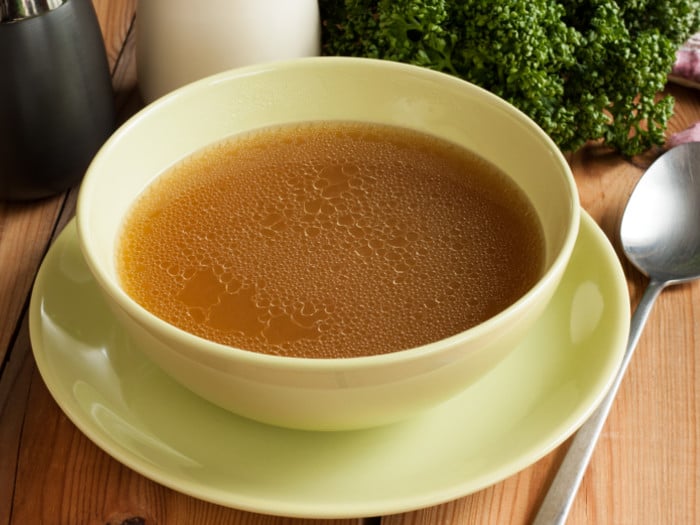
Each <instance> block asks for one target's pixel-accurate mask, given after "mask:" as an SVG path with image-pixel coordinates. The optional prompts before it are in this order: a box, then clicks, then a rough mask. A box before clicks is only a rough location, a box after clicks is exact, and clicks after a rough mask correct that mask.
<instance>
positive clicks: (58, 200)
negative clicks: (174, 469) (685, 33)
mask: <svg viewBox="0 0 700 525" xmlns="http://www.w3.org/2000/svg"><path fill="white" fill-rule="evenodd" d="M93 3H94V5H95V9H96V12H97V14H98V17H99V20H100V24H101V27H102V31H103V35H104V38H105V46H106V50H107V55H108V58H109V63H110V67H111V71H112V78H113V86H114V91H115V103H116V105H117V109H118V112H119V118H120V122H122V121H124V120H125V119H126V118H128V117H129V116H130V115H132V114H133V113H134V112H135V111H137V110H138V109H139V108H140V107H142V103H141V100H140V98H139V95H138V91H137V84H136V82H137V79H136V67H135V54H134V46H135V28H134V20H135V8H136V0H94V2H93ZM668 90H669V92H670V93H671V94H672V95H673V96H674V97H675V98H676V108H675V114H674V117H673V119H672V121H671V124H670V128H669V133H672V132H674V131H678V130H681V129H684V128H685V127H687V126H689V125H690V124H692V123H694V122H696V121H698V120H700V93H699V92H697V91H693V90H691V89H688V88H684V87H680V86H669V87H668ZM658 153H659V152H658V151H655V152H651V153H650V154H648V155H646V156H644V157H641V158H635V159H632V160H629V159H623V158H621V157H620V156H618V155H615V154H612V153H610V152H609V151H607V150H605V149H603V148H600V147H597V146H595V145H590V146H587V147H585V148H583V149H581V150H579V151H577V152H575V153H574V154H570V155H569V156H568V160H569V162H570V165H571V166H572V169H573V171H574V174H575V177H576V181H577V184H578V187H579V191H580V196H581V204H582V206H583V207H584V208H585V209H586V210H587V211H588V212H589V213H590V214H591V215H592V217H593V218H594V219H595V220H596V222H597V223H598V224H599V225H600V226H601V227H602V229H603V230H604V232H605V233H606V234H607V236H608V238H609V239H610V240H611V242H612V244H613V246H614V247H615V249H616V250H617V251H618V254H621V250H620V247H619V235H618V233H617V232H618V229H619V225H620V218H621V214H622V210H623V208H624V205H625V202H626V200H627V198H628V196H629V194H630V192H631V191H632V188H633V187H634V184H635V183H636V181H637V180H638V178H639V176H640V175H641V174H642V173H643V170H644V169H645V168H646V167H647V166H648V165H649V163H650V162H651V160H653V158H654V157H655V155H656V154H658ZM0 162H1V161H0ZM75 197H76V191H75V189H74V190H72V191H70V192H67V193H66V194H64V195H59V196H56V197H53V198H50V199H45V200H42V201H38V202H31V203H0V268H2V271H1V272H0V374H1V375H0V525H5V524H39V523H45V524H64V523H65V524H102V525H106V524H108V525H137V524H194V523H196V524H202V525H207V524H246V525H263V524H264V525H281V524H289V525H291V524H295V525H300V524H305V523H308V524H317V525H318V524H326V523H328V524H331V523H332V524H334V525H340V524H355V525H360V524H363V523H364V524H366V525H369V524H373V525H377V524H379V523H381V524H382V525H434V524H442V525H457V524H499V525H500V524H515V525H517V524H527V523H529V522H530V521H531V520H532V518H533V516H534V513H535V512H536V510H537V506H538V504H539V503H540V501H541V500H542V498H543V496H544V493H545V491H546V488H547V486H548V484H549V482H550V481H551V479H552V477H553V476H554V473H555V471H556V469H557V467H558V465H559V463H560V461H561V459H562V456H563V454H564V452H565V450H566V447H567V444H566V443H565V444H564V445H562V446H561V447H559V448H558V449H557V450H555V451H554V452H552V453H551V454H549V455H547V456H546V457H544V458H542V459H541V460H540V461H538V462H537V463H535V464H534V465H532V466H530V467H529V468H527V469H525V470H523V471H521V472H520V473H518V474H516V475H514V476H512V477H510V478H508V479H506V480H504V481H502V482H501V483H498V484H496V485H494V486H492V487H489V488H487V489H485V490H482V491H480V492H478V493H476V494H472V495H470V496H467V497H464V498H461V499H458V500H455V501H452V502H449V503H446V504H443V505H440V506H436V507H432V508H427V509H422V510H418V511H415V512H410V513H406V514H401V515H392V516H383V517H381V516H377V517H371V518H360V517H358V518H357V519H350V520H335V521H334V520H329V521H323V520H321V521H317V520H301V519H292V518H281V517H272V516H267V515H263V514H251V513H247V512H242V511H239V510H235V509H229V508H224V507H221V506H217V505H213V504H210V503H205V502H203V501H200V500H197V499H194V498H191V497H188V496H185V495H183V494H180V493H178V492H176V491H173V490H170V489H168V488H165V487H163V486H161V485H159V484H157V483H154V482H152V481H150V480H148V479H146V478H144V477H142V476H140V475H139V474H136V473H135V472H133V471H131V470H130V469H129V468H127V467H125V466H123V465H121V464H120V463H118V462H117V461H115V460H114V459H112V458H111V457H110V456H108V455H107V454H106V453H104V452H103V451H102V450H100V449H99V448H98V447H96V446H95V445H94V444H93V443H91V442H90V441H89V440H88V439H87V438H86V437H85V436H84V435H83V434H82V433H81V432H80V431H79V430H78V429H77V428H76V427H75V426H74V425H73V424H72V423H71V422H70V421H69V420H68V418H67V417H66V416H65V415H64V414H63V413H62V412H61V410H60V409H59V408H58V406H57V405H56V403H55V402H54V400H53V399H52V398H51V396H50V394H49V392H48V391H47V389H46V387H45V385H44V383H43V381H42V379H41V378H40V376H39V374H38V372H37V370H36V366H35V364H34V360H33V356H32V352H31V346H30V342H29V337H28V330H27V321H26V309H27V304H28V298H29V296H30V292H31V286H32V282H33V280H34V276H35V274H36V272H37V269H38V267H39V265H40V263H41V260H42V258H43V256H44V254H45V253H46V251H47V249H48V247H49V246H50V243H51V241H52V240H53V239H54V238H55V236H56V235H57V233H58V232H60V231H61V229H62V228H63V226H65V224H66V223H67V221H68V220H69V219H70V218H71V217H72V216H73V214H74V210H75ZM698 227H700V225H698ZM623 267H624V269H625V273H626V275H627V282H628V285H629V291H630V299H631V302H632V305H633V306H634V305H635V304H636V302H637V301H638V300H639V297H640V295H641V292H642V290H643V288H644V286H645V285H646V279H645V278H644V277H643V276H642V275H640V274H639V273H638V272H637V271H636V270H635V269H634V268H632V266H631V265H630V264H629V263H627V262H626V261H624V260H623ZM699 310H700V285H695V284H693V285H683V286H678V287H675V288H670V289H668V291H666V292H664V293H663V294H662V295H661V297H660V298H659V300H658V302H657V304H656V305H655V308H654V310H653V312H652V315H651V318H650V320H649V323H648V325H647V326H646V329H645V332H644V334H643V337H642V339H641V341H640V343H639V347H638V349H637V353H636V355H635V357H634V359H633V361H632V363H631V365H630V368H629V371H628V374H627V376H626V378H625V380H624V382H623V385H622V388H621V390H620V393H619V395H618V398H617V400H616V402H615V405H614V407H613V410H612V413H611V416H610V418H609V420H608V422H607V424H606V426H605V428H604V430H603V434H602V436H601V439H600V442H599V444H598V446H597V448H596V451H595V453H594V456H593V460H592V463H591V465H590V468H589V470H588V472H587V474H586V476H585V478H584V480H583V484H582V486H581V490H580V493H579V494H578V497H577V498H576V501H575V503H574V506H573V509H572V512H571V515H570V519H569V521H568V523H569V524H571V525H584V524H615V525H622V524H629V525H665V524H668V525H679V524H680V525H685V524H688V525H692V524H697V523H700V512H698V498H699V490H700V486H699V477H700V474H699V473H700V465H699V464H698V443H699V428H698V413H699V396H700V370H699V365H698V363H699V359H698V355H699V348H700V315H699V314H700V312H699ZM426 446H430V444H426Z"/></svg>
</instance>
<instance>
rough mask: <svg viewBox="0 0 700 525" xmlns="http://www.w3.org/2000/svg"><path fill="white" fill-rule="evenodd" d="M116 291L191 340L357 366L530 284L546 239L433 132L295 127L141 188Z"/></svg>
mask: <svg viewBox="0 0 700 525" xmlns="http://www.w3.org/2000/svg"><path fill="white" fill-rule="evenodd" d="M117 254H118V255H117V257H118V260H117V268H118V273H119V276H120V279H121V282H122V285H123V287H124V289H125V290H126V291H127V293H128V294H130V295H131V296H132V297H133V298H134V299H135V300H136V301H137V302H138V303H140V304H141V305H142V306H144V307H145V308H146V309H148V310H150V311H151V312H153V313H154V314H155V315H157V316H159V317H161V318H163V319H165V320H166V321H168V322H170V323H172V324H174V325H176V326H178V327H180V328H182V329H184V330H187V331H189V332H191V333H194V334H196V335H199V336H202V337H205V338H208V339H212V340H214V341H218V342H221V343H224V344H228V345H231V346H235V347H239V348H243V349H247V350H253V351H258V352H264V353H270V354H279V355H288V356H310V357H324V358H337V357H355V356H362V355H371V354H381V353H388V352H393V351H397V350H401V349H406V348H412V347H416V346H420V345H423V344H426V343H430V342H433V341H437V340H439V339H442V338H445V337H447V336H450V335H454V334H456V333H459V332H461V331H463V330H466V329H467V328H469V327H472V326H474V325H475V324H478V323H479V322H482V321H484V320H485V319H487V318H489V317H491V316H493V315H494V314H496V313H498V312H500V311H501V310H503V309H504V308H506V307H507V306H509V305H510V304H512V303H513V302H514V301H515V300H517V299H518V298H519V297H521V296H522V294H523V293H524V292H526V291H527V290H528V289H529V288H530V287H531V286H532V285H533V284H534V283H535V282H536V280H537V279H538V278H539V277H540V275H541V273H542V269H543V264H544V241H543V235H542V230H541V227H540V225H539V222H538V219H537V217H536V215H535V212H534V210H533V208H532V206H531V204H530V203H529V202H528V200H527V198H526V197H525V195H524V194H523V193H522V192H521V190H520V189H519V188H517V187H516V186H515V185H514V183H512V181H510V179H509V178H508V177H507V176H506V175H505V174H503V173H501V172H500V171H499V170H498V169H497V168H496V167H495V166H493V165H491V164H490V163H488V162H486V161H484V160H483V159H481V158H480V157H478V156H477V155H475V154H474V153H472V152H470V151H467V150H465V149H464V148H461V147H459V146H457V145H454V144H452V143H449V142H446V141H443V140H442V139H438V138H436V137H432V136H430V135H426V134H423V133H418V132H415V131H410V130H406V129H403V128H396V127H390V126H385V125H377V124H368V123H353V122H309V123H299V124H294V125H285V126H280V127H275V128H269V129H265V130H259V131H256V132H252V133H249V134H246V135H241V136H236V137H234V138H231V139H227V140H226V141H223V142H221V143H217V144H214V145H211V146H208V147H206V148H205V149H203V150H201V151H199V152H197V153H196V154H194V155H192V156H191V157H189V158H187V159H186V160H185V161H183V162H181V163H179V164H178V165H177V166H175V167H173V168H171V169H170V170H168V171H167V172H165V173H164V174H162V175H161V176H160V177H158V178H157V179H156V181H155V182H154V183H153V184H151V185H150V186H149V187H148V188H147V190H146V191H145V192H144V194H143V195H142V196H141V197H140V198H139V200H138V201H137V202H136V204H135V205H134V206H133V207H132V209H131V210H130V213H129V215H128V217H127V218H126V220H125V223H124V227H123V231H122V234H121V237H120V239H119V246H118V250H117Z"/></svg>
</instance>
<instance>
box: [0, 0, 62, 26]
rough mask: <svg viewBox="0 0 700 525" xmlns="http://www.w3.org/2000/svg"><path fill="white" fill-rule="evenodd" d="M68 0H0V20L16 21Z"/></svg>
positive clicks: (55, 6)
mask: <svg viewBox="0 0 700 525" xmlns="http://www.w3.org/2000/svg"><path fill="white" fill-rule="evenodd" d="M67 1H68V0H0V22H2V23H4V22H17V21H19V20H23V19H25V18H32V17H34V16H38V15H41V14H43V13H46V12H48V11H51V10H52V9H56V8H57V7H61V6H62V5H63V4H65V3H66V2H67Z"/></svg>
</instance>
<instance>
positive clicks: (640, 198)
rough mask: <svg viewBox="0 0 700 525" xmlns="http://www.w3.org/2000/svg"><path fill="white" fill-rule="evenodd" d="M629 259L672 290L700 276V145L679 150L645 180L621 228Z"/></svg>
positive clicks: (656, 165) (659, 161) (654, 167)
mask: <svg viewBox="0 0 700 525" xmlns="http://www.w3.org/2000/svg"><path fill="white" fill-rule="evenodd" d="M620 238H621V241H622V247H623V249H624V251H625V254H626V256H627V258H628V259H629V260H630V261H631V262H632V264H634V265H635V266H636V267H637V268H638V269H639V270H640V271H641V272H642V273H644V274H645V275H647V276H648V277H650V278H653V279H657V280H659V281H664V282H666V283H667V284H673V283H680V282H684V281H688V280H692V279H696V278H697V277H698V276H700V143H699V142H690V143H687V144H682V145H680V146H677V147H675V148H673V149H671V150H670V151H668V152H667V153H666V154H664V155H662V156H661V157H659V158H658V159H657V160H656V161H655V162H654V163H653V164H652V165H651V167H650V168H649V169H648V170H647V172H646V174H645V175H644V177H642V178H641V179H640V181H639V182H638V183H637V186H636V187H635V189H634V192H633V193H632V196H631V197H630V200H629V202H628V203H627V207H626V208H625V212H624V215H623V218H622V224H621V226H620Z"/></svg>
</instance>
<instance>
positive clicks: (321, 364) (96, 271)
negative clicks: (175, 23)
mask: <svg viewBox="0 0 700 525" xmlns="http://www.w3.org/2000/svg"><path fill="white" fill-rule="evenodd" d="M337 67H346V68H360V69H362V71H363V73H364V74H367V72H369V71H373V70H375V69H377V68H379V69H383V70H393V71H395V72H396V73H397V74H398V75H410V76H417V77H419V78H424V79H428V80H433V81H435V80H439V81H440V82H445V83H448V84H452V85H454V86H458V87H461V88H462V89H469V90H472V92H475V93H477V94H478V95H479V96H480V97H484V98H485V99H486V100H488V101H489V103H491V104H494V105H495V106H496V107H498V108H499V109H500V110H502V111H506V112H507V113H509V114H510V115H511V116H512V117H514V118H515V119H517V120H518V121H519V123H521V124H524V125H525V126H526V127H527V128H529V131H530V132H531V133H532V134H533V135H535V137H536V138H537V140H539V141H541V142H542V143H543V146H544V147H545V149H547V150H549V151H550V152H551V153H552V154H553V156H554V157H555V160H556V162H557V164H559V167H560V168H561V172H562V173H563V174H564V175H565V177H564V181H563V182H564V183H565V185H566V188H567V193H568V195H569V201H570V202H569V206H568V210H567V215H568V218H569V219H568V220H569V227H568V228H567V230H566V234H565V236H564V239H563V241H562V243H561V248H560V249H559V252H558V253H557V254H556V255H555V257H554V258H553V260H552V262H551V264H550V265H549V267H548V268H547V269H546V271H545V272H544V273H543V274H542V276H541V277H540V278H539V279H538V280H537V282H536V283H535V284H534V285H533V286H532V287H531V288H530V289H529V290H528V291H527V292H526V293H525V294H523V295H522V296H521V297H520V298H518V299H517V300H516V301H515V302H514V303H512V304H511V305H509V306H508V307H506V308H505V309H503V310H501V311H500V312H499V313H497V314H496V315H494V316H492V317H490V318H489V319H487V320H485V321H483V322H481V323H479V324H478V325H476V326H473V327H471V328H468V329H466V330H463V331H461V332H458V333H456V334H453V335H451V336H448V337H445V338H443V339H440V340H438V341H433V342H430V343H426V344H423V345H420V346H416V347H412V348H406V349H402V350H397V351H394V352H389V353H386V354H372V355H364V356H356V357H337V358H313V357H311V358H310V357H296V356H279V355H272V354H265V353H261V352H256V351H252V350H246V349H243V348H238V347H233V346H228V345H225V344H222V343H217V342H215V341H212V340H209V339H206V338H203V337H200V336H197V335H194V334H192V333H190V332H187V331H185V330H183V329H181V328H178V327H176V326H174V325H172V324H170V323H168V322H167V321H165V320H163V319H161V318H159V317H158V316H156V315H155V314H153V313H151V312H150V311H148V310H147V309H146V308H144V307H143V306H141V305H140V304H138V303H137V302H136V301H135V300H134V299H132V298H131V297H130V296H129V295H128V294H127V293H126V292H125V291H124V290H123V289H122V288H121V287H120V286H118V284H117V283H116V281H115V279H112V278H111V277H110V276H109V275H108V272H106V271H105V270H104V269H103V268H102V267H101V265H100V264H99V263H98V262H97V256H96V255H94V254H93V253H92V248H91V245H90V242H89V239H90V238H91V236H92V235H91V233H90V228H91V226H90V221H89V220H87V219H86V218H85V217H86V216H87V214H88V211H89V210H90V208H91V203H90V199H89V196H90V194H91V192H92V191H93V190H92V188H93V187H94V186H95V185H96V184H97V183H96V179H99V177H98V176H97V175H93V173H96V172H98V168H99V166H100V163H101V159H102V157H104V156H106V155H107V153H108V152H109V150H110V149H112V148H113V145H114V144H115V143H117V142H118V141H119V139H120V138H121V137H122V136H123V135H124V134H126V133H128V132H129V130H130V128H132V127H133V126H137V125H138V124H139V122H140V121H141V120H143V119H146V118H148V117H149V115H150V114H151V113H153V112H157V111H159V110H160V109H161V108H163V107H165V106H167V105H170V104H173V103H176V102H177V100H178V99H179V98H181V97H183V96H186V95H190V94H191V93H196V92H197V91H206V89H207V87H208V86H210V85H215V84H219V83H222V82H229V81H234V80H235V79H236V78H241V77H248V76H253V75H264V74H266V73H270V72H275V73H276V72H280V71H284V70H287V69H299V68H312V69H313V68H337ZM76 223H77V231H78V238H79V240H80V248H81V251H82V253H83V256H84V258H85V261H86V263H87V265H88V267H89V269H90V271H91V273H92V274H93V276H94V277H95V279H96V281H97V282H98V283H99V286H100V288H101V290H102V292H103V293H105V294H107V295H108V296H109V297H110V298H111V300H112V301H113V302H114V303H116V305H117V306H118V307H119V308H120V309H121V310H123V311H124V312H125V313H126V314H127V315H128V316H129V317H131V318H132V319H134V320H135V321H136V322H138V323H139V324H141V325H146V326H147V329H148V330H149V331H154V332H162V333H164V334H167V336H168V337H169V338H172V339H175V340H177V341H178V342H179V343H183V344H184V345H186V346H188V347H191V346H195V345H196V346H197V350H198V352H202V353H206V354H208V355H213V356H215V357H226V358H235V359H236V360H239V361H240V362H242V363H249V364H255V365H257V366H261V365H264V366H269V367H275V366H279V367H284V368H289V369H304V370H326V369H333V370H340V369H342V370H346V371H349V370H352V369H357V368H363V367H367V366H382V365H388V364H395V363H396V362H397V361H401V362H408V361H414V360H423V359H426V358H427V357H429V356H431V355H433V354H436V353H440V352H441V351H443V350H445V349H448V348H452V347H453V346H454V345H456V344H458V343H463V342H467V341H469V340H474V339H478V338H480V337H482V336H483V335H484V334H485V333H488V332H492V331H493V330H494V329H495V328H497V327H498V326H499V325H504V323H507V321H508V320H509V319H510V318H511V317H512V316H513V315H514V314H515V313H516V312H518V311H520V310H522V309H527V308H529V306H530V305H531V303H533V302H536V301H537V300H539V298H538V295H539V294H540V291H541V290H542V289H543V288H547V287H549V286H550V285H551V283H552V281H554V280H556V279H558V277H559V276H560V275H562V274H563V271H564V269H565V268H566V266H567V264H568V261H569V258H570V256H571V253H572V251H573V248H574V245H575V242H576V239H577V237H578V230H579V224H580V204H579V201H578V189H577V186H576V183H575V180H574V177H573V173H572V172H571V168H570V166H569V164H568V163H567V161H566V159H565V157H564V155H563V154H562V152H561V151H560V149H559V148H558V146H557V145H556V144H555V143H554V141H553V140H552V139H551V138H550V137H549V136H548V135H547V134H546V133H545V132H544V131H543V130H542V129H541V128H540V126H539V125H538V124H537V123H535V122H534V121H533V120H532V119H531V118H530V117H529V116H527V115H526V114H525V113H523V112H522V111H521V110H519V109H518V108H516V107H515V106H513V105H512V104H510V103H508V102H506V101H505V100H504V99H502V98H500V97H498V96H497V95H495V94H493V93H491V92H489V91H487V90H485V89H484V88H481V87H480V86H477V85H475V84H473V83H470V82H468V81H465V80H462V79H460V78H457V77H455V76H452V75H449V74H447V73H442V72H439V71H435V70H431V69H428V68H425V67H420V66H415V65H410V64H405V63H400V62H394V61H389V60H381V59H373V58H361V57H328V56H322V57H303V58H295V59H290V60H281V61H274V62H266V63H262V64H255V65H250V66H244V67H240V68H235V69H231V70H227V71H224V72H221V73H217V74H214V75H210V76H208V77H205V78H202V79H200V80H197V81H194V82H192V83H189V84H187V85H185V86H182V87H180V88H178V89H176V90H174V91H172V92H170V93H168V94H166V95H164V96H162V97H160V98H159V99H157V100H155V101H154V102H152V103H150V104H148V105H147V106H145V107H144V108H142V109H140V110H139V111H138V112H136V113H135V114H134V115H132V116H131V117H130V118H129V119H127V120H126V121H125V122H124V123H123V124H121V125H120V126H119V127H118V128H117V129H116V130H115V132H114V133H113V134H112V136H110V137H109V138H108V139H107V141H106V142H105V143H104V144H103V146H102V147H101V148H100V150H99V151H98V152H97V154H96V155H95V157H94V158H93V160H92V162H91V163H90V165H89V166H88V169H87V171H86V173H85V176H84V178H83V181H82V183H81V185H80V188H79V192H78V199H77V204H76Z"/></svg>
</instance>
